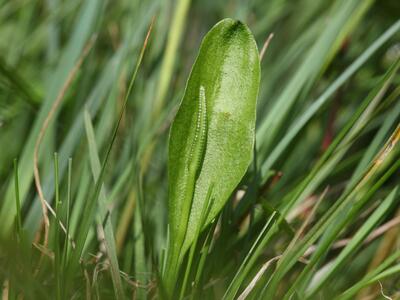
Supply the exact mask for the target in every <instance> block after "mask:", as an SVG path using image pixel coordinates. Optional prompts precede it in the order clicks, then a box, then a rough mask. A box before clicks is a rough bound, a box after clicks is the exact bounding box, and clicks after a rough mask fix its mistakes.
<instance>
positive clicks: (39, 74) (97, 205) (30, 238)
mask: <svg viewBox="0 0 400 300" xmlns="http://www.w3.org/2000/svg"><path fill="white" fill-rule="evenodd" d="M399 9H400V7H399V4H397V1H385V2H377V1H375V2H374V1H372V0H371V1H369V0H368V1H364V0H350V1H345V0H336V1H332V2H326V1H310V0H300V1H296V2H288V1H282V0H271V1H262V0H252V1H189V0H179V1H161V0H151V1H128V0H123V1H118V2H117V3H112V2H111V1H106V0H88V1H77V0H70V1H58V0H48V1H43V0H38V1H27V0H15V1H5V0H0V23H1V26H0V36H1V37H2V39H1V40H0V195H1V197H0V282H1V287H2V288H1V292H0V293H1V294H2V297H3V299H21V297H22V298H23V299H125V298H135V299H136V298H137V299H147V298H149V299H153V298H161V299H163V298H166V297H167V295H168V289H167V287H166V286H165V284H166V283H165V278H164V277H163V274H165V269H166V268H168V266H167V265H166V258H167V257H168V250H169V249H171V246H170V245H169V244H168V241H169V236H170V230H169V228H168V226H169V225H168V176H167V172H168V169H167V155H168V153H167V149H168V147H167V145H168V136H169V128H170V125H171V123H172V121H173V119H174V116H175V114H176V112H177V110H178V107H179V103H180V99H181V98H182V96H183V94H184V89H185V84H186V80H187V78H188V75H189V73H190V69H191V66H192V65H193V63H194V59H195V57H196V54H197V52H198V49H199V46H200V42H201V40H202V38H203V37H204V35H205V34H206V33H207V32H208V30H209V29H210V28H211V27H212V26H213V25H214V24H215V23H217V22H218V21H219V20H221V19H223V18H225V17H230V18H237V19H240V20H241V21H243V22H244V23H246V24H247V25H248V26H249V28H250V30H251V31H252V32H253V34H254V36H255V39H256V41H257V45H258V49H259V50H260V51H261V49H262V47H263V44H264V43H265V41H266V40H267V39H268V37H269V36H270V34H271V33H273V38H272V39H270V40H268V42H269V45H268V48H267V50H266V52H265V54H264V55H263V57H262V60H261V81H260V91H259V96H258V100H257V101H258V103H257V125H256V142H255V144H256V146H255V149H254V155H253V161H252V162H251V164H250V166H249V168H248V170H247V173H246V175H245V176H244V178H243V179H242V180H241V182H240V184H239V185H238V186H237V187H236V189H235V191H234V192H233V193H232V195H231V197H230V198H229V199H228V201H227V202H226V204H225V205H224V207H223V209H222V211H221V212H219V214H218V215H217V216H216V217H215V219H214V220H213V222H211V223H208V222H207V223H206V222H205V219H206V218H205V215H206V214H207V211H208V210H209V207H208V206H209V205H210V204H207V205H205V206H204V207H203V210H202V212H201V216H202V217H201V218H200V219H201V222H200V223H201V224H208V225H207V226H206V227H205V228H204V230H195V232H194V233H193V234H194V236H195V237H194V243H192V244H191V247H190V248H189V250H188V251H187V254H186V255H185V256H184V257H183V259H182V265H181V266H180V269H179V274H178V275H177V276H178V277H177V280H176V288H175V289H176V290H175V291H174V294H175V295H176V298H180V299H236V298H238V299H381V298H382V297H383V295H387V296H389V297H391V298H393V299H396V298H398V297H399V295H400V288H399V287H400V265H399V264H400V251H399V242H400V240H399V230H400V227H399V226H400V225H399V224H400V217H399V216H400V210H399V203H400V202H399V201H400V194H399V180H398V178H399V175H400V169H399V168H400V151H399V148H400V147H399V140H400V127H399V126H400V125H399V124H400V98H399V97H400V87H399V84H400V76H399V72H398V68H399V65H400V61H399V57H400V54H399V53H400V52H399V40H400V19H399V15H398V13H397V12H398V11H399ZM226 171H227V172H230V170H229V168H227V169H226ZM234 171H235V170H231V172H234ZM38 179H39V180H38ZM223 180H224V179H223V178H221V181H223ZM207 194H208V196H207V199H206V201H205V202H209V201H212V197H211V196H210V195H209V193H208V192H207ZM53 212H54V214H53ZM178 213H179V212H178ZM44 216H45V218H44ZM46 218H48V220H49V222H48V224H47V223H46V221H45V220H46ZM46 232H47V233H46Z"/></svg>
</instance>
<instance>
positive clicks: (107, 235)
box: [84, 110, 124, 299]
mask: <svg viewBox="0 0 400 300" xmlns="http://www.w3.org/2000/svg"><path fill="white" fill-rule="evenodd" d="M84 118H85V128H86V136H87V140H88V144H89V153H90V155H89V159H90V165H91V168H92V175H93V178H94V181H97V180H98V177H99V174H100V168H101V164H100V159H99V156H98V150H97V145H96V139H95V134H94V129H93V125H92V121H91V119H90V115H89V112H88V111H87V110H85V117H84ZM106 198H107V197H106V192H105V189H104V186H102V187H101V191H100V195H99V204H98V223H99V224H100V225H101V224H102V221H103V220H106V221H105V224H103V227H104V228H103V230H104V243H105V246H106V251H107V255H108V258H109V260H110V270H111V278H112V281H113V285H114V291H115V296H116V298H117V299H123V298H124V291H123V288H122V282H121V276H120V270H119V265H118V258H117V251H116V247H115V239H114V232H113V228H112V223H111V217H107V218H106V216H107V214H108V213H109V212H108V210H107V207H106Z"/></svg>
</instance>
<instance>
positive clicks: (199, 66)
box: [166, 19, 260, 292]
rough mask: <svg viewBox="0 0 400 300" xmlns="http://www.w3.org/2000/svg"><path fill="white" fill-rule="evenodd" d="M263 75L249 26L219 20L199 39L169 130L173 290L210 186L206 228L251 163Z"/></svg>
mask: <svg viewBox="0 0 400 300" xmlns="http://www.w3.org/2000/svg"><path fill="white" fill-rule="evenodd" d="M259 81H260V62H259V56H258V50H257V45H256V43H255V41H254V38H253V35H252V34H251V32H250V31H249V29H248V28H247V26H246V25H244V24H243V23H241V22H239V21H234V20H231V19H225V20H223V21H221V22H219V23H218V24H217V25H215V26H214V27H213V28H212V29H211V31H210V32H209V33H208V34H207V35H206V37H205V38H204V40H203V42H202V44H201V47H200V52H199V54H198V57H197V59H196V62H195V64H194V66H193V69H192V72H191V74H190V77H189V80H188V83H187V86H186V90H185V94H184V96H183V100H182V102H181V105H180V108H179V110H178V113H177V115H176V117H175V120H174V122H173V124H172V127H171V132H170V139H169V157H168V173H169V226H170V232H171V235H170V237H171V242H170V244H169V247H170V249H169V250H168V261H167V270H166V278H167V279H168V280H169V281H170V284H167V286H166V287H167V289H169V291H170V292H171V289H173V285H174V284H175V279H176V276H177V272H178V268H179V265H180V262H181V261H182V259H183V255H184V253H185V252H186V250H187V249H188V248H189V247H190V245H191V243H192V242H193V239H194V237H195V235H196V231H197V228H198V227H199V226H200V225H199V224H200V217H201V212H202V210H203V206H204V203H205V201H206V198H207V192H208V190H209V187H210V186H211V185H213V189H212V195H211V208H210V212H209V214H208V216H207V218H206V221H205V222H204V226H203V228H204V227H206V226H207V225H208V224H209V223H210V222H211V221H212V219H213V218H215V216H216V215H217V214H218V213H219V212H220V210H221V209H222V207H223V206H224V204H225V203H226V201H227V200H228V198H229V196H230V195H231V193H232V192H233V190H234V189H235V187H236V186H237V185H238V184H239V182H240V180H241V179H242V177H243V175H244V174H245V172H246V170H247V167H248V166H249V164H250V162H251V159H252V153H253V145H254V136H255V119H256V99H257V95H258V87H259ZM171 285H172V286H171Z"/></svg>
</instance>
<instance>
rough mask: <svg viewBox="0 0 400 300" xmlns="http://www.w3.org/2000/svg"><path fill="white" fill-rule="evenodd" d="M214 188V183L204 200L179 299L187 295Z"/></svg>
mask: <svg viewBox="0 0 400 300" xmlns="http://www.w3.org/2000/svg"><path fill="white" fill-rule="evenodd" d="M212 190H213V185H211V186H210V188H209V190H208V193H207V196H206V197H207V199H206V201H205V202H204V206H203V209H202V212H201V215H200V223H199V226H198V228H197V232H196V235H195V237H194V240H193V244H192V245H191V246H190V251H189V258H188V262H187V264H186V271H185V275H184V278H183V283H182V286H181V294H180V297H179V299H183V297H184V295H185V290H186V285H187V282H188V279H189V275H190V272H191V267H192V263H193V257H194V252H195V250H196V247H197V242H198V239H199V237H200V232H201V229H202V228H203V226H204V223H205V222H206V219H207V215H208V213H209V211H210V207H211V206H210V203H211V198H212Z"/></svg>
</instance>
